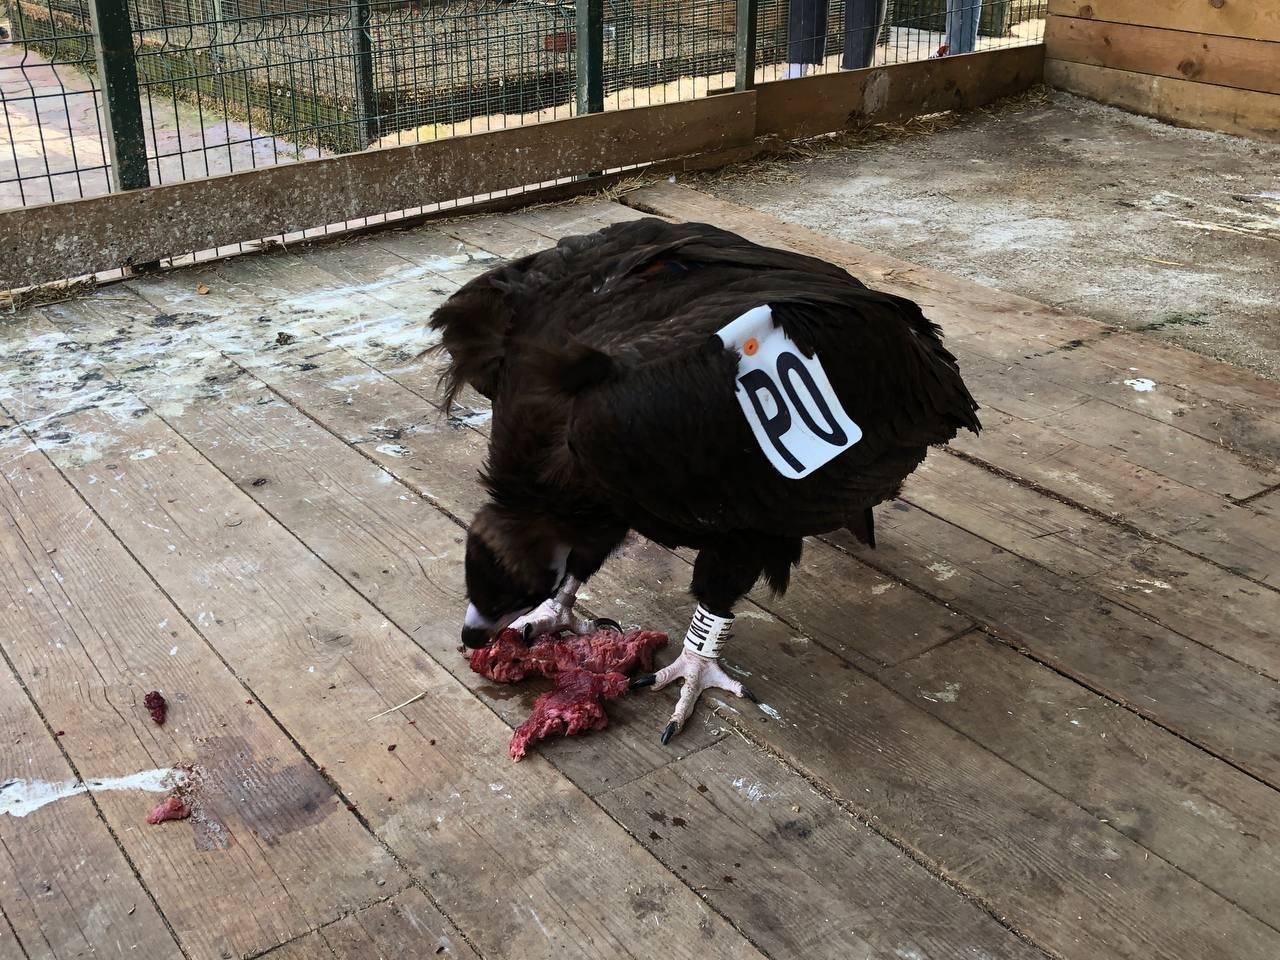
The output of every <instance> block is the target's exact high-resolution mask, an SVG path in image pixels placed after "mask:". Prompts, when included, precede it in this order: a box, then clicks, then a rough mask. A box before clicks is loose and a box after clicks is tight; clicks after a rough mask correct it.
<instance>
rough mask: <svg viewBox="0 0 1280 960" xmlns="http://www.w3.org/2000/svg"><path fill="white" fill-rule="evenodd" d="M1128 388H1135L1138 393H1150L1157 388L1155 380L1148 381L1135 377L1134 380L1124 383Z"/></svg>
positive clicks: (1144, 378)
mask: <svg viewBox="0 0 1280 960" xmlns="http://www.w3.org/2000/svg"><path fill="white" fill-rule="evenodd" d="M1124 385H1125V386H1126V387H1133V389H1135V390H1137V391H1138V393H1150V392H1151V391H1152V390H1154V389H1155V388H1156V382H1155V381H1154V380H1148V379H1147V378H1146V377H1134V378H1133V379H1132V380H1126V381H1125V382H1124Z"/></svg>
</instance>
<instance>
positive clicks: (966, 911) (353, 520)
mask: <svg viewBox="0 0 1280 960" xmlns="http://www.w3.org/2000/svg"><path fill="white" fill-rule="evenodd" d="M82 342H83V339H82ZM172 347H173V349H175V350H176V351H177V352H180V353H183V354H187V355H189V347H182V348H178V346H177V344H174V345H172ZM298 348H299V349H303V350H311V349H313V348H310V347H307V346H306V345H304V344H301V343H300V344H299V345H298ZM317 359H318V358H317ZM202 370H205V371H207V370H208V366H204V367H203V368H202ZM320 374H321V371H319V370H317V371H316V372H315V373H314V374H313V375H320ZM329 375H330V376H331V375H332V372H331V373H330V374H329ZM218 380H219V381H225V380H226V378H225V377H222V376H219V377H218ZM154 389H156V390H157V392H158V393H159V394H160V395H163V394H164V390H165V388H164V386H163V384H162V383H157V384H156V386H155V388H154ZM209 406H210V405H201V408H200V409H199V410H195V409H193V410H192V411H190V412H189V413H182V414H177V415H176V416H174V417H171V418H170V421H171V422H172V423H173V424H174V425H175V426H178V427H179V428H180V429H181V430H182V432H183V434H184V435H185V436H186V437H187V438H188V439H189V440H191V441H192V442H193V443H195V444H196V445H197V447H199V448H200V449H201V450H202V451H203V452H204V453H205V454H206V455H208V456H210V457H211V458H212V459H213V460H214V461H215V462H219V463H226V464H230V465H231V466H230V467H229V468H228V472H229V473H230V474H231V475H232V476H233V477H235V478H237V479H238V481H239V483H240V486H241V487H242V488H243V489H245V490H248V491H250V492H252V493H253V494H254V495H255V496H258V497H260V498H262V499H263V502H264V504H266V506H267V507H268V509H269V510H270V512H271V513H272V515H273V516H276V517H278V518H281V519H283V520H285V521H286V522H288V523H289V525H290V527H291V529H293V530H294V532H295V533H297V534H299V535H300V536H302V537H303V538H304V539H305V540H307V541H308V542H309V543H310V544H311V545H312V546H313V547H317V544H319V546H318V547H317V549H319V551H320V552H321V553H322V554H324V553H325V549H324V542H325V541H326V540H327V539H334V538H333V536H332V535H331V534H327V533H326V528H329V529H332V528H336V527H341V528H350V527H357V528H364V527H365V524H364V523H363V522H361V521H360V519H359V518H360V516H361V513H362V510H365V509H367V506H366V504H374V503H376V502H377V501H378V500H379V497H378V495H377V493H376V490H377V487H376V486H372V485H367V484H361V483H360V482H358V481H353V480H352V479H351V478H350V477H344V476H342V471H341V464H342V460H343V458H342V455H341V453H339V452H338V451H335V450H334V449H332V448H331V447H327V446H325V445H324V444H323V443H320V444H319V445H317V446H311V445H309V444H306V443H305V442H304V443H301V444H300V443H299V442H298V437H299V436H300V435H305V434H306V432H307V431H306V426H312V427H314V425H312V424H310V423H309V422H308V421H305V420H303V421H302V425H301V426H300V425H299V424H298V423H296V422H294V420H290V421H289V422H288V423H282V424H281V425H280V427H279V428H275V427H273V426H272V424H271V421H272V420H273V419H276V418H277V417H278V416H279V407H280V406H282V405H278V404H274V403H269V404H265V405H255V404H253V403H252V402H251V401H250V398H249V397H248V396H244V395H241V394H240V393H239V392H238V391H234V390H233V392H232V393H231V394H230V395H227V396H225V397H223V398H221V399H220V401H219V403H218V404H217V407H216V409H207V408H208V407H209ZM240 408H244V409H247V410H249V411H251V412H250V413H248V414H247V415H246V416H248V417H252V418H253V421H254V422H255V423H256V424H257V425H258V429H259V430H261V435H260V437H259V435H258V434H257V433H256V432H255V433H254V434H253V439H252V441H251V444H253V445H259V444H260V447H261V449H260V450H259V451H253V450H249V451H248V452H247V453H246V443H245V441H244V440H243V439H242V435H243V434H244V433H245V428H246V424H247V423H248V420H246V421H245V422H243V423H236V422H235V415H234V414H233V415H232V417H231V419H230V420H229V421H227V420H224V418H223V416H222V412H223V411H226V410H232V411H234V410H237V409H240ZM284 409H285V410H287V411H288V412H289V413H291V414H293V415H294V418H297V419H300V415H299V414H297V413H296V411H294V410H293V409H292V408H288V407H286V408H284ZM327 439H329V440H332V438H327ZM426 439H427V440H428V441H429V439H430V438H426ZM332 443H333V444H336V441H332ZM272 455H273V456H272ZM268 457H272V459H273V460H274V462H273V463H272V464H271V468H270V470H269V471H267V472H266V473H264V474H263V478H265V479H268V481H269V482H268V483H266V484H262V485H260V486H253V485H252V484H251V478H253V477H255V476H256V475H257V474H258V472H259V469H258V467H257V466H247V467H246V466H245V465H244V464H246V463H248V464H260V463H262V462H264V461H266V460H267V458H268ZM286 463H288V464H289V465H290V467H292V469H290V467H284V464H286ZM320 464H324V466H323V467H319V465H320ZM282 468H283V469H282ZM293 470H298V471H299V472H300V473H302V474H305V475H303V476H299V477H298V481H299V482H298V483H297V484H295V483H292V482H290V476H289V474H290V473H292V472H293ZM375 472H376V471H375ZM382 489H383V490H384V491H386V487H385V485H382ZM330 491H332V492H330ZM304 497H305V505H303V503H302V500H303V498H304ZM393 498H394V499H393ZM291 499H292V500H294V501H295V503H297V504H298V507H297V508H293V507H291V505H290V500H291ZM381 499H382V500H385V501H390V502H391V503H392V504H395V503H397V502H400V503H401V505H402V506H403V505H404V504H403V498H401V497H397V496H396V495H395V494H394V492H384V493H383V495H382V498H381ZM407 510H408V511H413V510H418V512H419V513H420V510H419V508H418V507H417V506H416V505H408V506H407ZM406 515H407V513H406ZM335 516H342V517H344V518H346V520H347V522H345V523H343V524H334V523H333V521H332V518H333V517H335ZM309 517H314V518H316V519H318V520H319V521H320V523H319V524H317V523H314V522H312V521H311V520H310V519H309ZM370 526H373V525H372V524H371V525H370ZM406 526H407V524H406V523H405V522H404V521H403V519H400V520H397V521H396V522H394V523H393V522H384V523H383V524H382V525H380V527H379V529H378V536H379V538H381V539H398V538H399V536H400V533H399V531H400V530H402V529H404V528H405V527H406ZM342 545H343V540H342V539H341V538H338V546H339V547H342ZM334 555H335V556H341V555H342V550H341V549H340V550H338V551H335V552H334ZM342 562H343V564H344V566H343V567H342V569H344V570H346V569H350V570H351V574H350V575H351V576H352V578H353V582H354V583H357V585H358V586H359V587H360V588H361V589H368V590H370V591H371V595H372V596H375V597H377V599H378V603H379V606H380V608H381V609H383V610H386V611H388V612H389V613H391V614H392V615H393V616H394V614H395V608H396V606H397V604H401V605H403V604H404V603H406V602H408V600H409V598H410V597H412V596H414V595H421V593H422V591H421V587H420V586H419V585H418V584H416V583H414V582H413V581H408V580H407V578H406V577H405V576H404V574H403V572H402V570H398V569H391V570H389V571H388V572H389V573H391V574H392V575H391V576H389V577H381V578H379V577H378V576H377V573H378V571H377V569H376V566H377V564H378V563H382V562H383V561H382V560H381V559H379V558H377V557H375V558H373V560H372V563H370V562H369V561H365V560H363V551H360V550H356V551H354V553H353V555H352V556H349V557H347V558H346V559H344V560H343V561H342ZM391 562H392V563H394V562H395V560H394V559H393V560H392V561H391ZM348 565H349V566H348ZM383 565H384V566H386V563H384V564H383ZM371 566H372V567H373V569H371ZM429 566H430V572H428V573H427V579H428V581H429V582H431V583H433V584H435V583H439V582H440V581H441V580H442V579H446V580H447V579H453V580H457V579H459V576H460V575H459V572H458V571H457V569H456V566H457V564H456V561H455V563H454V564H453V567H454V569H452V570H448V569H443V566H444V565H439V564H436V563H431V564H430V565H429ZM356 578H358V579H356ZM401 582H403V583H405V586H404V587H403V588H401V587H400V586H399V583H401ZM397 593H398V594H400V595H399V596H397ZM459 599H460V598H459ZM410 616H411V618H412V619H411V622H414V623H416V622H419V620H420V619H421V614H420V613H419V612H417V611H415V612H414V613H413V614H411V615H410ZM446 616H447V612H446ZM628 702H633V703H635V704H636V705H639V706H641V707H642V709H640V710H637V711H634V713H635V714H636V715H635V716H627V715H622V716H619V717H617V723H618V724H619V726H615V728H614V729H619V730H621V729H628V727H626V726H621V725H626V724H630V727H629V729H630V731H631V732H633V733H641V732H644V733H647V734H648V736H646V737H645V740H647V741H650V742H653V743H654V744H655V746H656V738H654V737H653V736H652V730H651V728H652V727H653V725H654V724H655V722H656V721H655V720H654V717H653V716H652V714H653V706H654V704H653V703H652V702H651V701H645V700H643V699H640V698H637V699H636V700H635V701H624V703H628ZM688 732H689V734H690V735H691V738H692V741H693V742H694V743H698V745H702V743H705V742H707V741H706V740H704V739H702V738H700V736H699V733H700V728H699V726H694V727H691V728H690V731H688ZM682 739H683V738H682ZM699 741H701V742H699ZM575 743H583V744H587V743H590V744H591V745H592V752H593V753H596V752H597V749H596V748H597V743H598V745H599V748H600V752H603V753H604V754H605V756H604V757H598V758H597V759H596V760H595V761H594V762H595V770H596V772H597V773H599V772H601V771H603V770H613V769H615V768H616V766H617V764H616V761H615V758H614V757H613V756H611V754H612V749H613V748H611V747H610V745H609V744H607V743H605V742H604V739H603V738H596V737H592V738H589V739H584V740H581V741H571V742H569V743H567V744H563V745H557V747H556V750H555V753H554V756H555V759H556V761H557V763H558V764H559V763H560V762H561V760H562V757H563V754H564V752H565V750H564V749H562V748H570V747H572V746H573V745H574V744H575ZM684 749H686V748H685V746H684V745H681V750H684ZM679 755H680V754H679V752H676V751H672V752H671V753H669V754H668V757H669V758H671V759H674V758H677V757H678V756H679ZM645 759H646V760H647V758H645ZM654 766H655V764H653V763H651V762H649V763H638V762H634V761H628V762H627V763H626V764H624V767H631V768H632V775H633V776H634V775H635V774H638V773H641V772H648V771H649V770H651V769H653V767H654ZM615 779H616V778H615ZM623 779H628V778H623ZM610 786H612V783H608V782H604V783H599V784H597V787H602V788H608V787H610ZM792 789H793V792H795V791H796V790H802V792H804V793H805V794H808V792H809V790H808V787H807V785H804V784H803V783H801V784H799V785H797V786H796V787H793V788H792ZM624 822H625V823H626V824H627V826H628V828H629V829H630V830H631V831H632V832H633V833H635V834H636V835H637V836H644V832H645V830H646V829H648V827H650V826H651V824H650V823H649V821H648V819H647V817H646V816H644V815H640V814H637V815H636V816H633V817H630V818H624ZM881 846H882V847H884V849H885V851H887V852H888V854H889V855H890V861H891V862H890V863H885V864H880V865H879V866H878V867H876V868H875V869H874V872H875V874H876V875H877V876H879V877H880V878H881V881H882V882H883V883H889V884H891V885H893V886H894V887H895V888H898V886H899V881H897V880H896V879H895V878H894V877H893V873H894V871H895V870H897V869H898V864H899V863H901V862H904V858H901V857H900V856H896V855H892V851H891V848H889V847H888V845H887V844H883V843H882V844H881ZM868 869H871V867H870V865H868ZM920 875H921V876H927V875H926V874H924V872H923V871H920ZM915 882H916V881H914V880H910V881H905V880H904V881H901V883H902V884H905V885H907V886H909V887H913V886H914V884H915ZM939 891H940V892H942V891H941V888H939ZM937 895H938V894H935V896H937ZM947 895H950V894H949V892H947ZM846 897H847V893H844V894H837V893H836V892H835V891H832V892H829V893H827V894H826V895H825V899H815V900H814V901H813V902H812V903H811V908H813V909H820V910H822V911H823V912H832V911H838V910H843V909H844V907H843V906H841V905H840V904H841V903H842V902H843V900H844V899H845V898H846ZM875 900H876V902H880V901H881V900H882V895H881V893H880V892H879V891H878V890H877V892H876V894H875ZM823 903H825V904H826V907H822V906H821V905H822V904H823ZM935 909H937V908H936V907H935ZM944 909H946V910H948V911H953V910H955V911H959V913H958V915H957V916H955V917H953V918H952V919H958V918H963V917H969V921H968V922H966V923H957V924H953V926H958V933H957V934H953V936H961V938H962V939H963V938H967V940H968V941H977V942H982V941H984V940H987V939H991V938H994V940H995V942H994V943H993V944H988V950H989V953H990V954H991V955H993V956H995V955H1007V954H1008V949H1007V948H1008V946H1009V944H1012V945H1013V946H1020V945H1018V944H1017V943H1016V941H1014V940H1013V938H1009V937H1007V935H1005V934H1003V932H1002V931H999V930H998V928H997V927H996V925H995V924H993V923H991V922H990V921H989V920H987V919H986V918H985V917H982V916H981V914H980V913H977V912H976V911H972V908H969V907H966V906H964V905H963V904H962V902H960V901H958V900H957V903H956V905H955V906H948V907H945V908H944ZM971 914H973V915H972V916H971ZM889 915H891V914H890V913H889V912H886V911H884V910H880V911H878V912H877V916H880V917H885V918H887V917H888V916H889ZM734 916H735V920H736V922H737V923H738V924H739V926H740V927H741V928H743V929H745V930H746V931H747V932H748V933H750V934H751V935H752V937H753V939H757V940H758V939H759V938H760V937H767V936H768V935H769V932H770V930H771V927H772V924H771V923H769V922H767V917H761V916H760V914H759V911H749V912H742V913H738V914H735V915H734ZM916 922H920V921H916ZM882 926H883V929H882V931H881V932H880V933H879V934H876V933H874V932H872V933H869V934H868V936H872V937H876V936H879V937H880V938H883V939H886V940H887V939H890V938H892V937H893V936H895V930H896V926H895V925H894V924H890V923H888V921H887V919H885V920H883V921H882ZM975 926H976V928H977V929H976V930H975V929H974V928H975ZM988 928H990V929H988ZM912 930H914V933H911V934H910V935H912V936H919V937H922V938H926V939H928V938H929V937H928V935H927V934H926V932H925V931H924V929H923V927H912V926H911V925H910V924H908V932H910V931H912ZM982 930H986V931H987V932H986V934H985V935H984V936H979V935H978V933H979V932H980V931H982ZM325 935H326V938H328V931H327V930H326V931H325ZM907 935H908V934H907V933H904V934H903V936H907ZM932 936H933V938H934V939H936V937H937V936H938V934H934V935H932ZM899 939H901V938H899ZM1006 940H1007V941H1009V943H1008V944H1006V943H1005V941H1006ZM833 942H834V943H835V944H839V943H842V942H844V940H843V939H842V938H841V937H840V936H835V939H834V941H833ZM330 943H331V945H333V944H332V941H330ZM1001 944H1005V947H1004V948H1002V947H1001ZM816 945H817V944H815V946H816ZM831 955H832V956H842V954H840V953H839V952H838V951H837V952H834V953H832V954H831ZM1014 955H1023V954H1022V953H1020V952H1017V951H1015V953H1014ZM1029 955H1035V952H1032V953H1031V954H1029Z"/></svg>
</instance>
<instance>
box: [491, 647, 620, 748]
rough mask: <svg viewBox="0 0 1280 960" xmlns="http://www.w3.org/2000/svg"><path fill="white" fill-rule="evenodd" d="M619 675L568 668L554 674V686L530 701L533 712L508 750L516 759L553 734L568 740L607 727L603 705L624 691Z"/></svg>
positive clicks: (512, 740) (520, 727) (513, 738)
mask: <svg viewBox="0 0 1280 960" xmlns="http://www.w3.org/2000/svg"><path fill="white" fill-rule="evenodd" d="M629 682H630V681H628V679H627V676H626V674H622V673H592V672H591V671H590V670H581V669H578V668H577V667H570V668H569V669H567V670H563V671H561V672H560V673H557V674H556V687H555V689H554V690H552V691H550V692H549V693H544V694H543V695H542V696H540V697H539V698H538V699H537V700H535V701H534V702H533V713H531V714H529V719H528V720H526V721H525V722H524V723H522V724H520V726H519V727H517V728H516V732H515V734H514V735H513V736H512V737H511V746H510V747H509V748H508V750H509V751H510V753H511V759H512V760H519V759H520V758H521V757H523V756H524V755H525V752H526V751H527V750H528V749H529V744H531V743H536V742H537V741H539V740H545V739H546V738H547V737H549V736H551V735H553V734H559V735H560V736H562V737H571V736H573V735H574V734H575V733H581V732H582V731H583V730H603V729H604V728H605V727H607V726H608V725H609V717H608V716H607V715H606V714H605V712H604V702H605V701H606V700H612V699H613V698H614V697H620V696H622V695H623V694H624V693H626V692H627V684H628V683H629Z"/></svg>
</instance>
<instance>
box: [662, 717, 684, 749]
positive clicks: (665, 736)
mask: <svg viewBox="0 0 1280 960" xmlns="http://www.w3.org/2000/svg"><path fill="white" fill-rule="evenodd" d="M679 729H680V728H679V727H678V726H676V722H675V721H674V720H672V721H671V722H670V723H668V724H667V725H666V727H665V728H664V729H663V731H662V745H663V746H664V747H665V746H666V745H667V744H668V743H670V742H671V738H672V737H674V736H675V735H676V731H677V730H679Z"/></svg>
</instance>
